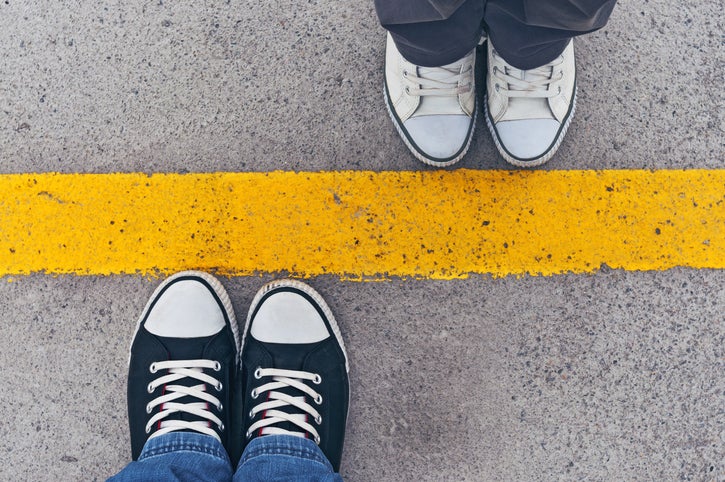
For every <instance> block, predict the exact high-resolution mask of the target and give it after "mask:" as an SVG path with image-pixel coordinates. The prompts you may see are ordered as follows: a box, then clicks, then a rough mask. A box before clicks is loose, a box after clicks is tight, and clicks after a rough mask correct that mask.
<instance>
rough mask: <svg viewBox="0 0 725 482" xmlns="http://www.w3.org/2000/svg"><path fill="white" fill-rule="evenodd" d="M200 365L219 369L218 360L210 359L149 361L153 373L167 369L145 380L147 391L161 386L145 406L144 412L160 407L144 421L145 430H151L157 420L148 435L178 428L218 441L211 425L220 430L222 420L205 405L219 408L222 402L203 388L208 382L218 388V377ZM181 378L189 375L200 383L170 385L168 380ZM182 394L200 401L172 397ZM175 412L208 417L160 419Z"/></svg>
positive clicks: (219, 383) (175, 380) (220, 387)
mask: <svg viewBox="0 0 725 482" xmlns="http://www.w3.org/2000/svg"><path fill="white" fill-rule="evenodd" d="M204 368H207V369H211V370H214V371H217V372H218V371H219V370H221V364H220V363H219V362H217V361H213V360H173V361H161V362H154V363H152V364H151V366H150V367H149V370H150V371H151V373H156V372H158V371H159V370H168V373H167V374H166V375H162V376H160V377H159V378H157V379H156V380H154V381H152V382H151V383H149V385H148V388H147V390H148V392H149V393H153V392H154V391H155V390H156V389H157V388H158V387H161V386H165V390H164V393H163V394H162V395H161V396H159V397H157V398H155V399H153V400H152V401H151V402H149V404H148V405H147V406H146V413H148V414H149V415H150V414H151V413H152V412H153V411H154V409H155V408H156V407H159V408H160V411H159V412H158V413H156V414H155V415H154V416H153V417H151V419H149V421H148V423H147V424H146V433H151V429H152V428H153V426H154V424H156V423H158V424H159V427H158V430H156V431H155V432H154V433H153V434H152V435H151V436H150V437H149V439H151V438H153V437H158V436H159V435H163V434H165V433H169V432H174V431H178V430H194V431H196V432H199V433H203V434H206V435H211V436H212V437H214V438H216V439H217V440H219V441H220V442H221V439H220V438H219V435H218V434H217V433H216V431H215V430H214V429H212V428H211V427H212V424H214V425H216V426H217V427H218V428H219V430H224V423H222V421H221V420H220V419H219V417H217V416H216V415H214V414H213V413H212V412H210V411H209V410H208V408H209V404H212V405H214V406H215V407H216V408H217V410H219V411H221V410H222V409H223V406H222V403H221V402H220V401H219V399H218V398H216V397H215V396H213V395H211V394H210V393H208V392H207V391H206V387H207V385H209V386H212V387H214V389H215V390H217V391H221V390H222V388H223V387H222V383H221V382H220V381H219V380H217V379H216V378H214V377H212V376H211V375H207V374H206V373H204V372H203V369H204ZM184 378H193V379H195V380H199V381H200V382H202V383H201V384H199V385H194V386H192V387H187V386H183V385H170V383H174V382H178V381H179V380H181V379H184ZM186 396H189V397H194V398H198V399H199V400H202V401H200V402H192V403H178V402H175V400H178V399H180V398H182V397H186ZM179 412H183V413H188V414H190V415H194V416H196V417H199V418H201V419H204V420H208V421H204V420H197V421H193V422H189V421H185V420H164V419H165V418H166V417H168V416H169V415H172V414H175V413H179Z"/></svg>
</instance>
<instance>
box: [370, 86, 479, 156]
mask: <svg viewBox="0 0 725 482" xmlns="http://www.w3.org/2000/svg"><path fill="white" fill-rule="evenodd" d="M383 97H384V99H385V107H386V108H387V109H388V115H390V118H391V119H392V121H393V125H394V126H395V129H396V130H397V131H398V134H399V135H400V137H401V138H402V139H403V142H404V143H405V146H406V147H407V148H408V150H409V151H410V152H411V153H412V154H413V155H414V156H415V157H416V159H418V160H419V161H420V162H422V163H423V164H428V165H429V166H435V167H448V166H452V165H453V164H455V163H457V162H458V161H460V160H461V159H463V156H465V155H466V153H467V152H468V148H469V147H471V141H472V140H473V133H474V132H475V131H476V118H477V117H478V99H476V104H475V105H474V109H473V122H472V124H471V127H470V129H469V130H468V138H467V139H466V143H465V145H464V146H463V148H462V149H461V150H460V151H458V153H457V154H456V155H455V157H454V158H453V159H450V160H444V161H437V160H435V158H430V157H427V156H426V155H425V153H424V152H423V151H420V150H418V148H417V147H416V145H415V143H414V142H413V140H412V139H410V137H409V136H408V133H407V131H406V130H405V128H404V127H403V126H402V124H401V122H400V119H398V115H397V114H396V113H395V111H394V109H393V107H392V102H391V100H390V95H388V86H387V84H386V83H385V81H383Z"/></svg>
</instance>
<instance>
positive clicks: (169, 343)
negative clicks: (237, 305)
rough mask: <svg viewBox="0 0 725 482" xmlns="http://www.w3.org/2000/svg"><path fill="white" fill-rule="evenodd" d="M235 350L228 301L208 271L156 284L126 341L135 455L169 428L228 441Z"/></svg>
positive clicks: (234, 328) (236, 340) (235, 337)
mask: <svg viewBox="0 0 725 482" xmlns="http://www.w3.org/2000/svg"><path fill="white" fill-rule="evenodd" d="M238 353H239V335H238V328H237V323H236V320H235V318H234V312H233V311H232V304H231V302H230V300H229V296H227V293H226V291H225V290H224V288H223V287H222V285H221V284H220V283H219V281H217V280H216V279H215V278H214V277H213V276H211V275H208V274H206V273H201V272H196V271H185V272H182V273H178V274H176V275H174V276H172V277H170V278H168V279H167V280H165V281H164V282H163V283H162V284H161V286H159V287H158V288H157V289H156V291H155V292H154V294H153V296H152V297H151V300H150V301H149V302H148V304H147V305H146V308H145V309H144V311H143V314H142V315H141V318H140V320H139V322H138V326H137V328H136V334H135V336H134V339H133V343H132V345H131V356H130V360H129V374H128V421H129V426H130V429H131V451H132V456H133V460H137V459H138V457H139V455H140V454H141V450H142V449H143V446H144V444H145V443H146V441H147V440H149V439H151V438H154V437H158V436H160V435H164V434H167V433H170V432H179V431H183V432H195V433H201V434H204V435H208V436H211V437H214V438H216V439H217V440H219V441H220V442H221V443H222V444H223V445H224V447H225V448H227V447H228V446H229V444H230V440H231V437H230V430H229V426H230V411H231V410H230V409H231V406H232V400H231V394H232V388H233V385H234V383H235V381H236V374H237V367H238V363H239V357H238Z"/></svg>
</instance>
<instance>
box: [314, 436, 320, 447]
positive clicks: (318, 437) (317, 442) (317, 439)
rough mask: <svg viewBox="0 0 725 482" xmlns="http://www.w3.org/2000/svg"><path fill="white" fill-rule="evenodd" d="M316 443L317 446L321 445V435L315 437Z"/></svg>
mask: <svg viewBox="0 0 725 482" xmlns="http://www.w3.org/2000/svg"><path fill="white" fill-rule="evenodd" d="M315 443H316V444H317V445H320V436H319V435H315Z"/></svg>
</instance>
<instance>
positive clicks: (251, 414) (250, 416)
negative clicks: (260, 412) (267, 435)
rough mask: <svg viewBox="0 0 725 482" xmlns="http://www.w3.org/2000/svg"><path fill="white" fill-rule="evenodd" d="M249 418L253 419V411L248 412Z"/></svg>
mask: <svg viewBox="0 0 725 482" xmlns="http://www.w3.org/2000/svg"><path fill="white" fill-rule="evenodd" d="M249 418H254V410H250V411H249Z"/></svg>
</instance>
